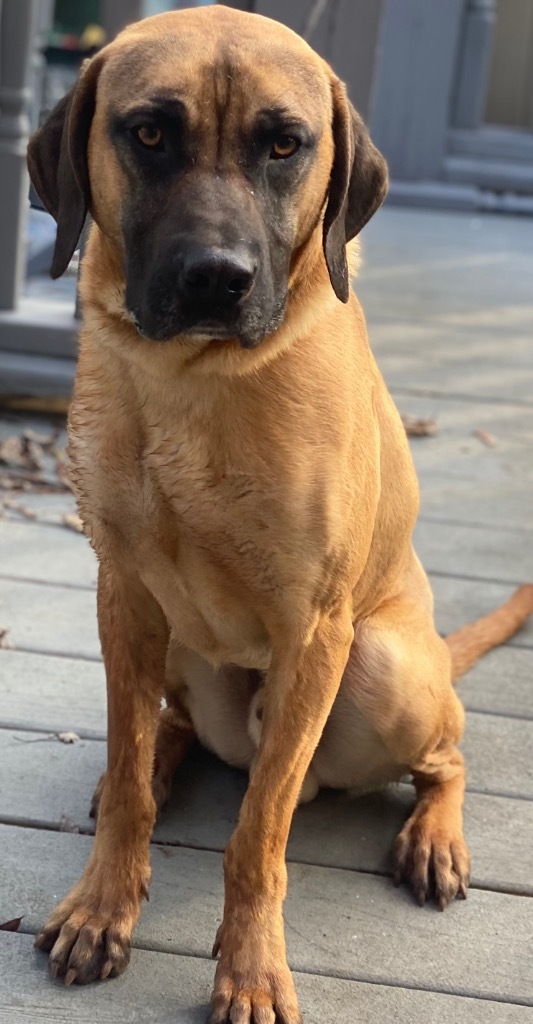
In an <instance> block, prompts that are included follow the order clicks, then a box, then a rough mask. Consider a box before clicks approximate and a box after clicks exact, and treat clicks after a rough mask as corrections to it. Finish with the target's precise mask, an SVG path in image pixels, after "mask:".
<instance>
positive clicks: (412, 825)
mask: <svg viewBox="0 0 533 1024" xmlns="http://www.w3.org/2000/svg"><path fill="white" fill-rule="evenodd" d="M402 881H405V882H408V884H409V885H410V887H411V889H412V890H413V893H414V895H415V898H416V900H417V902H418V904H419V905H420V906H421V907H423V906H424V904H425V902H426V900H427V899H428V898H430V897H431V896H433V897H434V899H435V900H436V902H437V905H438V908H439V910H445V909H446V907H447V906H448V904H449V903H451V902H452V900H454V899H455V898H456V897H461V898H462V899H466V894H467V889H468V886H469V883H470V854H469V852H468V847H467V845H466V843H465V841H464V838H463V835H462V832H460V831H454V830H449V829H447V828H446V826H445V825H442V824H441V825H439V823H438V822H437V823H436V822H435V821H434V820H432V815H431V814H427V813H421V814H420V813H417V811H416V810H415V811H414V813H413V815H412V816H411V817H410V818H409V820H408V821H407V823H406V825H405V826H404V828H403V829H402V831H401V832H400V834H399V836H398V838H397V839H396V842H395V845H394V882H395V884H396V885H400V883H401V882H402Z"/></svg>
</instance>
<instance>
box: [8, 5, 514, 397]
mask: <svg viewBox="0 0 533 1024" xmlns="http://www.w3.org/2000/svg"><path fill="white" fill-rule="evenodd" d="M204 2H209V0H204ZM180 6H183V7H185V6H191V0H189V2H188V3H183V4H179V3H172V2H171V0H3V2H2V3H0V11H1V24H0V46H1V51H0V53H1V55H0V180H1V189H0V237H1V239H2V251H1V253H0V380H1V381H2V393H20V392H24V393H27V394H33V393H37V394H39V393H41V392H42V391H45V392H46V393H51V394H54V393H58V394H65V393H68V391H69V388H70V382H71V380H72V376H73V369H74V365H73V361H74V354H75V334H76V330H77V322H76V316H75V292H76V271H77V259H76V258H75V259H74V260H73V262H72V264H71V267H70V268H69V272H68V273H67V275H66V276H65V277H64V278H63V279H62V280H61V281H59V282H54V283H52V282H50V280H49V278H48V277H47V272H48V268H49V266H50V259H51V251H52V247H53V240H54V232H55V225H54V223H53V221H52V219H51V218H50V217H49V216H48V215H47V214H46V213H44V212H43V211H42V210H40V209H39V205H40V204H39V201H38V199H37V197H36V196H35V195H34V194H33V195H32V194H31V193H30V196H31V200H32V208H31V209H30V204H29V202H28V188H29V183H28V179H27V172H26V167H25V148H26V143H27V137H28V134H29V132H30V131H31V130H33V129H34V128H35V127H37V125H38V124H39V123H40V121H41V120H42V119H43V117H44V116H45V115H46V113H47V112H48V111H49V110H50V109H51V108H52V107H53V106H54V105H55V103H56V102H57V101H58V100H59V99H60V98H61V96H62V95H63V94H64V92H65V91H67V90H68V88H70V86H71V85H72V83H73V82H74V80H75V78H76V76H77V74H78V69H79V65H80V63H81V61H82V60H83V59H84V57H86V56H87V55H90V54H91V53H94V52H96V51H97V50H98V49H99V48H100V47H101V46H102V45H105V43H106V41H108V40H110V39H112V38H113V36H114V35H115V34H116V33H117V32H118V31H120V29H121V28H122V27H123V26H125V25H126V24H128V23H129V22H131V21H135V20H137V19H139V18H142V17H145V16H148V15H151V14H155V13H158V12H161V11H163V10H168V9H171V8H173V7H174V8H175V7H180ZM230 6H234V7H240V8H241V9H245V10H253V11H257V12H258V13H260V14H266V15H268V16H270V17H273V18H277V19H278V20H280V21H283V22H285V23H287V24H288V25H290V27H291V28H293V29H295V30H296V31H297V32H299V33H300V34H302V35H303V36H304V37H305V38H306V39H307V40H308V41H309V42H310V43H311V45H312V46H314V47H315V48H316V49H317V50H318V51H319V52H320V53H322V54H323V56H324V57H325V58H326V59H327V60H328V61H329V62H330V63H331V64H332V65H333V67H334V68H335V70H336V71H337V73H338V74H339V75H340V77H341V78H343V79H344V80H345V81H346V83H347V85H348V88H349V92H350V95H351V98H352V100H353V102H354V103H355V105H356V106H357V108H358V109H359V110H360V112H361V113H362V115H363V117H364V118H365V119H366V121H367V123H368V124H369V127H370V131H371V134H372V137H373V139H374V141H375V142H376V144H377V145H378V146H379V148H380V149H381V150H382V152H383V153H384V154H385V156H386V157H387V159H388V161H389V166H390V171H391V179H392V181H391V190H390V195H389V198H388V200H387V202H388V204H390V205H392V204H396V205H403V206H406V207H413V206H415V207H425V208H430V209H431V208H432V209H441V210H442V209H444V210H462V211H465V212H467V213H470V214H472V213H475V212H476V211H479V212H505V213H511V214H521V215H522V214H524V215H528V214H531V213H533V0H446V2H443V0H290V3H288V2H287V0H235V2H234V3H233V4H231V3H230ZM43 360H44V362H43Z"/></svg>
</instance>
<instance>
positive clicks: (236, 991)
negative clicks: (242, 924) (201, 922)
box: [207, 925, 303, 1024]
mask: <svg viewBox="0 0 533 1024" xmlns="http://www.w3.org/2000/svg"><path fill="white" fill-rule="evenodd" d="M219 952H220V954H221V955H220V960H219V962H218V964H217V970H216V974H215V983H214V987H213V994H212V996H211V1011H210V1014H209V1017H208V1021H207V1024H303V1021H302V1015H301V1013H300V1011H299V1009H298V1000H297V998H296V992H295V991H294V984H293V981H292V977H291V972H290V971H289V968H288V967H287V964H286V961H285V953H284V949H283V945H281V946H280V949H279V950H278V951H277V950H275V949H272V948H271V946H270V945H268V948H267V946H266V945H265V940H264V937H259V936H256V937H254V934H253V930H250V931H248V929H247V935H246V937H245V939H244V942H243V941H242V936H241V941H240V942H238V943H237V945H236V946H234V947H233V945H232V943H231V941H229V937H226V938H224V926H223V925H221V927H220V928H219V930H218V935H217V938H216V941H215V945H214V948H213V955H214V956H216V955H217V954H218V953H219Z"/></svg>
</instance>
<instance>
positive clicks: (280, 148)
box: [270, 135, 300, 160]
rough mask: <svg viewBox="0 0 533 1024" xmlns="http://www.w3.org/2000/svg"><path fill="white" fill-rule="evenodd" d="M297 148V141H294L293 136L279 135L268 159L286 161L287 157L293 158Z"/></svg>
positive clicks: (298, 141) (298, 144) (298, 146)
mask: <svg viewBox="0 0 533 1024" xmlns="http://www.w3.org/2000/svg"><path fill="white" fill-rule="evenodd" d="M299 148H300V140H299V139H295V138H294V136H293V135H280V137H279V139H276V141H275V143H274V145H273V146H272V149H271V150H270V159H271V160H286V159H287V157H289V156H294V154H295V153H296V152H297V150H299Z"/></svg>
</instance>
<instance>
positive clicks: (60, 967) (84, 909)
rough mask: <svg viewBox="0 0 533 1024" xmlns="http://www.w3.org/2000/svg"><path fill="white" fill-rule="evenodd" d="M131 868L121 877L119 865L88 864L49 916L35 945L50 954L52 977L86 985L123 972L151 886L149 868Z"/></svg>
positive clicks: (49, 962) (121, 865) (66, 982)
mask: <svg viewBox="0 0 533 1024" xmlns="http://www.w3.org/2000/svg"><path fill="white" fill-rule="evenodd" d="M130 867H131V870H130V871H129V872H128V873H125V872H124V868H123V864H122V863H121V862H120V863H117V864H116V865H113V864H109V863H107V862H106V863H105V864H103V865H102V866H101V867H100V865H98V864H96V863H94V862H93V863H92V864H89V865H88V867H87V869H86V871H85V874H84V875H83V876H82V878H81V879H80V881H79V882H78V884H77V885H76V886H74V889H72V891H71V892H70V893H69V895H68V896H67V897H66V898H65V899H64V900H62V902H61V903H60V904H59V906H58V907H56V909H55V910H54V911H53V912H52V914H51V915H50V917H49V919H48V921H47V923H46V924H45V926H44V928H43V929H42V931H41V932H39V934H38V935H37V938H36V940H35V946H36V947H37V949H42V950H43V951H44V952H45V953H48V954H49V958H48V965H49V969H50V974H51V976H52V978H63V979H64V982H65V985H72V984H73V983H77V984H79V985H86V984H88V983H89V982H91V981H97V980H98V979H99V978H101V979H104V978H109V977H115V976H116V975H118V974H122V972H123V971H125V970H126V967H127V966H128V963H129V960H130V947H131V935H132V931H133V929H134V927H135V924H136V922H137V919H138V917H139V912H140V907H141V900H142V898H143V897H145V898H146V899H148V887H149V884H150V866H149V864H148V863H143V862H139V863H137V864H136V865H134V864H131V865H130Z"/></svg>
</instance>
